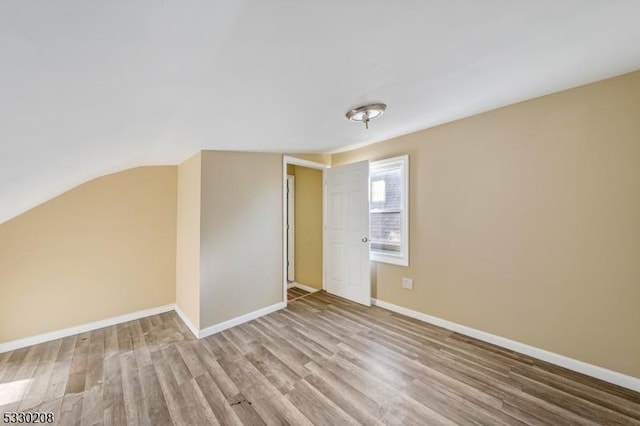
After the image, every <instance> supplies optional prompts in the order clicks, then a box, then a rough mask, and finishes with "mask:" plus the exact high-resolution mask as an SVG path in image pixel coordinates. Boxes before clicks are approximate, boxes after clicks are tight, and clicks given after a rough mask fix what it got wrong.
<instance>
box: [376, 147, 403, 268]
mask: <svg viewBox="0 0 640 426" xmlns="http://www.w3.org/2000/svg"><path fill="white" fill-rule="evenodd" d="M407 165H408V159H407V158H406V157H398V158H393V159H389V160H382V161H376V162H372V163H371V172H370V182H371V185H370V187H371V196H370V198H369V199H370V217H369V226H370V240H371V254H372V259H373V260H378V261H386V260H385V258H384V257H385V256H392V257H393V258H396V259H399V261H396V262H392V263H399V264H405V262H406V260H405V259H404V258H408V257H407V253H406V251H407V244H406V242H405V241H403V239H406V234H407V233H406V230H405V227H406V226H407V224H406V223H405V222H406V219H405V218H406V212H405V202H404V201H405V200H404V197H405V196H406V188H404V187H403V186H404V185H405V183H406V180H405V175H404V173H405V172H406V170H405V168H406V167H407Z"/></svg>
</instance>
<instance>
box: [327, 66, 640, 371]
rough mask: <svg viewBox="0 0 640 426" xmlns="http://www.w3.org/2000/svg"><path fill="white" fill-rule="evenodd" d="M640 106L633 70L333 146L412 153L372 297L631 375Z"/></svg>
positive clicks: (639, 227)
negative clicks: (389, 252) (402, 218)
mask: <svg viewBox="0 0 640 426" xmlns="http://www.w3.org/2000/svg"><path fill="white" fill-rule="evenodd" d="M639 117H640V72H635V73H631V74H627V75H624V76H621V77H617V78H613V79H610V80H606V81H603V82H599V83H595V84H591V85H587V86H583V87H579V88H575V89H571V90H568V91H564V92H560V93H556V94H552V95H549V96H545V97H542V98H538V99H534V100H531V101H527V102H523V103H519V104H516V105H512V106H508V107H505V108H501V109H498V110H495V111H491V112H488V113H484V114H481V115H477V116H474V117H471V118H467V119H463V120H459V121H456V122H452V123H450V124H446V125H443V126H439V127H435V128H431V129H428V130H424V131H421V132H417V133H413V134H410V135H407V136H403V137H399V138H396V139H392V140H389V141H386V142H381V143H377V144H374V145H370V146H367V147H364V148H361V149H357V150H353V151H349V152H345V153H340V154H336V155H333V157H332V163H333V165H334V166H335V165H340V164H345V163H350V162H354V161H359V160H363V159H369V160H378V159H383V158H388V157H393V156H397V155H402V154H409V157H410V207H409V208H410V235H411V237H410V256H411V257H410V265H409V267H401V266H394V265H389V264H383V263H374V274H373V278H374V280H375V281H376V283H375V286H374V297H377V298H378V299H381V300H384V301H387V302H390V303H393V304H396V305H400V306H403V307H406V308H409V309H413V310H416V311H419V312H424V313H427V314H430V315H434V316H437V317H440V318H444V319H447V320H450V321H454V322H456V323H460V324H464V325H467V326H470V327H473V328H476V329H479V330H483V331H486V332H489V333H493V334H496V335H499V336H503V337H506V338H509V339H513V340H516V341H519V342H523V343H526V344H529V345H532V346H536V347H539V348H543V349H546V350H549V351H553V352H556V353H559V354H562V355H566V356H568V357H571V358H575V359H578V360H582V361H585V362H588V363H592V364H595V365H599V366H602V367H605V368H609V369H612V370H615V371H618V372H621V373H624V374H628V375H632V376H635V377H640V339H639V338H638V336H639V335H640V309H639V308H638V307H639V302H640V261H639V259H640V167H639V164H640V119H639ZM383 120H384V118H383ZM403 276H404V277H412V278H413V279H414V290H404V289H402V287H401V278H402V277H403Z"/></svg>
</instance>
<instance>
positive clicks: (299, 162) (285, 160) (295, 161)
mask: <svg viewBox="0 0 640 426" xmlns="http://www.w3.org/2000/svg"><path fill="white" fill-rule="evenodd" d="M288 164H292V165H294V166H303V167H309V168H312V169H318V170H322V182H323V183H324V182H325V172H326V170H327V169H328V168H330V167H331V166H329V165H327V164H322V163H316V162H314V161H309V160H303V159H301V158H295V157H291V156H289V155H283V156H282V281H283V283H282V302H283V303H284V304H285V306H286V305H287V302H288V300H287V286H288V282H287V215H286V211H287V165H288ZM326 205H327V200H326V191H325V185H324V184H323V186H322V238H323V240H322V242H323V247H325V244H324V243H325V241H324V238H325V236H326V232H324V230H325V223H326V211H325V210H326ZM325 264H326V262H325V257H324V249H323V259H322V269H323V274H322V288H323V289H324V279H325V273H324V265H325Z"/></svg>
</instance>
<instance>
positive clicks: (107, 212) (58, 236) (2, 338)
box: [0, 166, 177, 342]
mask: <svg viewBox="0 0 640 426" xmlns="http://www.w3.org/2000/svg"><path fill="white" fill-rule="evenodd" d="M176 185H177V178H176V167H174V166H166V167H140V168H136V169H131V170H127V171H123V172H120V173H115V174H112V175H108V176H104V177H101V178H98V179H95V180H92V181H90V182H87V183H85V184H83V185H80V186H79V187H77V188H74V189H72V190H70V191H68V192H66V193H64V194H62V195H60V196H58V197H56V198H54V199H52V200H50V201H48V202H46V203H44V204H42V205H40V206H38V207H36V208H34V209H32V210H29V211H28V212H26V213H23V214H22V215H20V216H18V217H16V218H14V219H11V220H9V221H7V222H5V223H2V224H0V342H7V341H12V340H16V339H20V338H25V337H29V336H33V335H37V334H41V333H46V332H50V331H55V330H59V329H63V328H67V327H72V326H77V325H81V324H84V323H88V322H92V321H98V320H102V319H106V318H109V317H113V316H117V315H123V314H129V313H131V312H135V311H139V310H143V309H149V308H154V307H158V306H162V305H165V304H169V303H173V302H174V297H175V276H176V275H175V258H176V192H177V191H176Z"/></svg>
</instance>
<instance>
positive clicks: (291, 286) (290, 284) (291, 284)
mask: <svg viewBox="0 0 640 426" xmlns="http://www.w3.org/2000/svg"><path fill="white" fill-rule="evenodd" d="M295 286H296V283H287V290H289V289H290V288H294V287H295Z"/></svg>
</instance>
